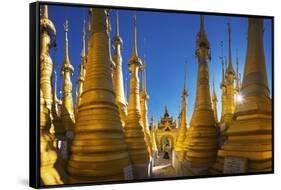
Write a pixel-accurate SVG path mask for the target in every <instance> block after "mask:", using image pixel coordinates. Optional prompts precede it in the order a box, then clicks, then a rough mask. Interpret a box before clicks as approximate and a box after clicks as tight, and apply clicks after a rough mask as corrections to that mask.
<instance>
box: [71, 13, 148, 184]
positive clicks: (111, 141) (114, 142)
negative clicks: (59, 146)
mask: <svg viewBox="0 0 281 190" xmlns="http://www.w3.org/2000/svg"><path fill="white" fill-rule="evenodd" d="M108 17H109V16H108V10H105V9H102V8H93V9H91V15H90V22H91V30H90V31H91V32H90V36H89V42H88V61H87V65H86V71H87V72H86V75H85V83H84V89H83V93H82V97H81V104H80V106H79V108H78V113H77V119H76V124H75V127H74V139H73V140H72V143H71V147H70V153H71V154H70V159H69V162H68V167H67V170H68V173H69V182H70V183H83V182H101V181H115V180H124V179H132V171H131V170H130V166H129V164H130V163H129V156H128V152H127V146H126V143H125V140H124V135H123V130H122V124H121V119H120V115H119V111H118V106H117V105H116V101H115V93H114V90H113V82H112V76H111V62H110V51H109V48H110V47H109V43H108V42H109V30H108V26H109V24H108V22H109V20H108V19H109V18H108ZM144 146H145V145H144Z"/></svg>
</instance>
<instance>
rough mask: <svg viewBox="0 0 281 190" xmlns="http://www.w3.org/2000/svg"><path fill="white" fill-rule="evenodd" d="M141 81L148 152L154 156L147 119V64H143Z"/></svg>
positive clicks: (141, 99)
mask: <svg viewBox="0 0 281 190" xmlns="http://www.w3.org/2000/svg"><path fill="white" fill-rule="evenodd" d="M141 79H142V82H141V93H140V107H141V121H142V126H143V131H144V138H145V142H146V146H147V150H148V153H149V155H150V156H152V147H151V146H152V145H151V137H150V132H149V129H148V119H147V101H148V99H149V96H148V94H147V90H146V64H143V65H142V67H141Z"/></svg>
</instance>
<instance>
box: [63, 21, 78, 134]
mask: <svg viewBox="0 0 281 190" xmlns="http://www.w3.org/2000/svg"><path fill="white" fill-rule="evenodd" d="M64 32H65V42H64V60H63V64H62V66H61V75H62V76H63V86H62V93H63V97H62V112H61V119H62V121H63V125H64V127H65V129H66V131H72V128H73V126H74V123H75V118H74V109H73V98H72V82H71V76H72V75H73V72H74V68H73V66H72V65H71V63H70V60H69V55H68V36H67V33H68V20H66V21H65V24H64Z"/></svg>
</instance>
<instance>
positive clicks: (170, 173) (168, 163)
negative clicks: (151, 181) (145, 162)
mask: <svg viewBox="0 0 281 190" xmlns="http://www.w3.org/2000/svg"><path fill="white" fill-rule="evenodd" d="M163 155H164V153H159V154H158V156H157V159H156V160H155V166H154V167H153V169H152V173H153V178H166V177H167V178H168V177H175V176H176V172H175V169H174V168H173V166H172V154H171V153H169V156H170V159H169V160H167V159H163Z"/></svg>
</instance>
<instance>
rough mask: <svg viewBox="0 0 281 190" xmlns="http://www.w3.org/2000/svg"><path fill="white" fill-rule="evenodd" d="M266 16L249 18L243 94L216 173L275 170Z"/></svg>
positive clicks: (230, 125)
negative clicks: (273, 165) (265, 51)
mask: <svg viewBox="0 0 281 190" xmlns="http://www.w3.org/2000/svg"><path fill="white" fill-rule="evenodd" d="M263 33H264V28H263V19H261V18H249V19H248V35H247V38H248V47H247V56H246V63H245V68H244V75H243V83H242V88H241V91H240V95H241V97H242V99H241V101H240V102H237V105H236V108H235V113H234V121H232V122H231V123H230V124H229V127H228V129H227V131H226V134H227V140H226V142H225V143H224V144H223V146H222V147H221V148H220V150H219V151H218V160H217V162H216V164H215V165H214V167H213V169H214V170H213V171H214V172H216V173H221V172H223V173H246V172H262V171H272V102H271V98H270V93H269V88H268V81H267V74H266V65H265V55H264V42H263Z"/></svg>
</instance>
